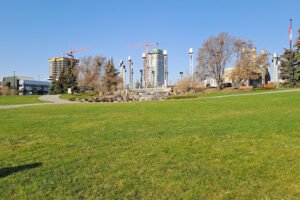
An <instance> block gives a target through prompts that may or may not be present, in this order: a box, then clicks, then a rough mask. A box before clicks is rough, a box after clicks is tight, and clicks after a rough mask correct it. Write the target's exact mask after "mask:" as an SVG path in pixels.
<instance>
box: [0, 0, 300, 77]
mask: <svg viewBox="0 0 300 200" xmlns="http://www.w3.org/2000/svg"><path fill="white" fill-rule="evenodd" d="M299 7H300V1H299V0H263V1H262V0H247V1H246V0H245V1H242V0H203V1H201V0H185V1H183V0H181V1H180V0H178V1H174V0H173V1H172V0H127V1H124V0H123V1H122V0H109V1H104V0H103V1H102V0H1V7H0V27H1V29H0V41H1V42H0V77H3V76H8V75H12V74H13V71H14V70H15V71H16V73H17V74H18V75H27V76H33V77H35V78H38V77H40V78H41V79H45V78H47V77H48V76H49V67H48V58H50V57H55V56H62V55H63V54H62V52H63V51H66V50H68V49H70V48H81V47H86V46H89V47H90V49H89V50H88V51H85V52H81V53H78V54H76V56H77V57H78V58H80V57H83V56H87V55H99V54H100V55H104V56H106V57H111V56H112V57H113V58H114V60H115V64H118V63H119V60H120V59H122V58H123V59H126V58H127V56H129V55H130V56H131V57H132V59H133V62H134V69H135V71H134V74H135V79H137V78H138V77H139V76H138V74H139V70H140V68H141V67H142V59H141V54H142V52H143V49H130V48H128V46H129V45H132V44H139V43H144V42H146V41H147V40H148V41H150V42H156V41H157V42H159V43H160V46H159V47H160V48H161V49H167V50H168V52H169V71H170V80H171V81H172V82H173V83H174V82H175V81H176V79H178V78H179V72H180V71H183V72H184V73H185V74H187V73H188V66H189V63H188V62H189V60H188V54H187V51H188V48H190V47H193V48H194V49H195V50H197V49H198V48H200V47H201V45H202V43H203V42H204V40H205V39H207V38H208V37H210V36H212V35H216V34H218V33H220V32H228V33H229V34H231V35H233V36H236V37H240V38H243V39H247V40H252V41H254V43H255V45H256V46H257V49H258V50H261V49H267V50H268V51H270V52H277V53H282V51H283V48H288V46H289V37H288V26H289V19H290V18H293V34H294V39H295V38H296V36H297V29H298V28H300V19H299V18H300V15H299ZM196 53H197V51H196Z"/></svg>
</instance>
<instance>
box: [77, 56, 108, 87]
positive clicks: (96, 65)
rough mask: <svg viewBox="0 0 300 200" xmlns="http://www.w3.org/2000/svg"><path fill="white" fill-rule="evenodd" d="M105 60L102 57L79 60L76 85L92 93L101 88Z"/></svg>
mask: <svg viewBox="0 0 300 200" xmlns="http://www.w3.org/2000/svg"><path fill="white" fill-rule="evenodd" d="M105 63H106V58H105V57H103V56H94V57H92V56H88V57H83V58H82V59H81V60H80V65H79V68H78V70H79V73H78V74H79V77H78V85H79V86H80V87H87V88H90V89H92V90H93V91H99V90H100V88H102V87H103V76H104V72H105Z"/></svg>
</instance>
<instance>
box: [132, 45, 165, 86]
mask: <svg viewBox="0 0 300 200" xmlns="http://www.w3.org/2000/svg"><path fill="white" fill-rule="evenodd" d="M158 45H159V43H158V42H155V43H149V42H148V41H147V42H146V43H145V44H137V45H130V46H129V48H145V57H143V58H144V59H145V66H144V67H145V69H144V77H145V79H144V80H145V87H146V86H147V85H148V84H149V77H148V74H149V62H148V61H149V60H148V53H149V48H150V47H155V46H158Z"/></svg>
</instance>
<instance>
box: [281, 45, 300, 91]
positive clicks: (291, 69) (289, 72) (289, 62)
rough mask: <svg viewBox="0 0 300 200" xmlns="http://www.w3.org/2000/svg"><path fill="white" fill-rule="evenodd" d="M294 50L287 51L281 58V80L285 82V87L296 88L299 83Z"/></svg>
mask: <svg viewBox="0 0 300 200" xmlns="http://www.w3.org/2000/svg"><path fill="white" fill-rule="evenodd" d="M295 52H296V51H294V50H288V49H285V50H284V53H283V55H282V56H281V58H280V62H281V64H280V78H281V79H282V80H284V83H283V86H287V87H295V86H296V81H297V79H296V78H297V76H298V75H297V70H296V65H295V63H296V58H295Z"/></svg>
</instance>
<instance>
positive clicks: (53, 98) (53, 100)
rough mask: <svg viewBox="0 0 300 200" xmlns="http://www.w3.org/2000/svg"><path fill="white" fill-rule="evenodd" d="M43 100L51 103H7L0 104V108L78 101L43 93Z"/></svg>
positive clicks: (41, 97) (41, 98)
mask: <svg viewBox="0 0 300 200" xmlns="http://www.w3.org/2000/svg"><path fill="white" fill-rule="evenodd" d="M39 100H41V101H47V102H49V103H33V104H18V105H6V106H0V109H9V108H20V107H29V106H44V105H53V104H72V103H77V102H73V101H68V100H63V99H60V98H59V95H43V96H40V97H39Z"/></svg>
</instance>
